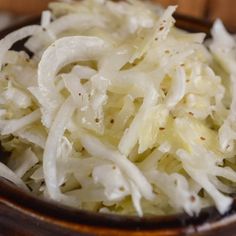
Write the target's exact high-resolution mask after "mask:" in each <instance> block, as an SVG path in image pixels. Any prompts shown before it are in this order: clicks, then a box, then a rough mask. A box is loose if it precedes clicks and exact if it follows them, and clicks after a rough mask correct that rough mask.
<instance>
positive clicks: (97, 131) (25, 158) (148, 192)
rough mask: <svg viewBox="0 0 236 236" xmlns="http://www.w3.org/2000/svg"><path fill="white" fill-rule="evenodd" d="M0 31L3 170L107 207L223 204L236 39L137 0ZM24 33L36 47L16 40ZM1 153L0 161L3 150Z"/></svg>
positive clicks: (85, 6)
mask: <svg viewBox="0 0 236 236" xmlns="http://www.w3.org/2000/svg"><path fill="white" fill-rule="evenodd" d="M50 8H51V10H50V11H44V12H43V13H42V19H41V25H37V26H27V27H24V28H22V29H19V30H17V31H15V32H13V33H11V34H9V35H7V36H6V37H5V38H4V39H2V40H1V41H0V52H1V53H0V68H1V70H0V141H1V145H2V147H3V148H4V149H5V150H6V151H8V152H11V155H10V156H9V157H8V158H4V161H2V162H0V176H1V177H3V178H6V179H8V180H10V181H11V182H13V183H15V184H16V185H17V186H19V187H21V188H23V189H25V190H28V189H30V190H31V191H32V192H33V193H34V194H36V195H38V196H42V197H46V198H50V199H54V200H56V201H58V202H60V203H63V204H67V205H70V206H74V207H78V208H81V209H86V210H92V211H96V212H104V213H117V214H137V215H139V216H143V215H153V214H154V215H159V214H173V213H177V212H182V211H185V212H186V213H187V214H189V215H191V216H193V215H197V214H199V212H200V211H201V209H202V208H204V207H206V206H211V205H215V206H216V208H217V209H218V211H219V212H220V213H221V214H224V213H226V212H227V211H228V210H229V209H230V206H231V204H232V198H231V196H230V194H234V193H235V192H236V172H235V170H236V160H235V156H236V147H235V140H236V120H235V119H236V118H235V117H236V110H235V109H236V69H235V68H236V56H235V55H236V41H235V38H234V37H233V36H231V35H230V34H229V33H228V32H227V31H226V29H225V28H224V26H223V24H222V22H221V21H220V20H217V21H216V22H215V24H214V26H213V28H212V39H210V40H208V41H207V42H206V43H204V37H205V35H204V34H203V33H197V34H191V33H188V32H185V31H182V30H179V29H177V28H176V27H175V26H174V22H175V20H174V18H173V16H172V14H173V12H174V11H175V9H176V7H175V6H170V7H168V8H167V9H166V10H165V9H163V8H161V7H159V6H157V5H153V4H151V3H147V2H141V1H137V0H128V1H121V2H112V1H109V0H102V1H98V0H84V1H80V2H70V3H66V2H58V3H52V4H50ZM26 37H29V38H28V39H27V41H26V43H25V47H26V48H28V49H29V50H30V51H31V52H32V53H33V56H32V57H31V58H30V57H29V56H28V55H27V53H26V52H22V51H21V52H18V51H13V50H11V47H12V45H13V44H14V43H15V42H17V41H19V40H21V39H24V38H26ZM1 159H2V160H3V158H2V156H1Z"/></svg>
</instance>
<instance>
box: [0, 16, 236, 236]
mask: <svg viewBox="0 0 236 236" xmlns="http://www.w3.org/2000/svg"><path fill="white" fill-rule="evenodd" d="M176 19H177V26H178V27H179V28H182V29H185V30H188V31H191V32H205V33H207V34H208V35H209V30H210V27H211V23H209V22H204V21H199V20H196V19H194V18H190V17H185V16H181V15H178V14H177V15H176ZM38 20H39V19H38V18H37V19H31V20H29V21H27V22H24V23H21V24H20V25H17V26H13V27H10V28H8V29H6V30H5V31H3V32H1V33H0V37H3V36H4V35H6V34H7V33H9V32H11V31H12V30H14V29H17V28H19V27H21V26H23V25H26V24H29V23H35V22H38ZM15 46H16V47H18V48H19V47H22V43H18V45H15ZM0 156H1V157H2V156H3V153H1V152H0ZM0 235H17V236H23V235H24V236H28V235H36V236H40V235H42V236H47V235H58V236H64V235H65V236H74V235H107V236H112V235H120V236H127V235H129V236H139V235H140V236H141V235H142V236H152V235H156V236H167V235H214V236H215V235H229V236H232V235H236V201H235V200H234V202H233V205H232V208H231V209H230V211H229V212H228V213H227V214H225V215H220V214H219V213H218V212H217V210H216V209H215V208H214V207H209V208H205V209H203V210H202V211H201V213H200V215H199V216H197V217H189V216H188V215H187V214H185V213H182V214H175V215H170V216H152V217H137V216H119V215H113V214H102V213H94V212H88V211H83V210H77V209H73V208H69V207H66V206H62V205H61V204H59V203H56V202H52V201H48V200H45V199H41V198H38V197H36V196H33V195H32V194H30V193H25V192H24V191H22V190H20V189H18V188H17V187H16V186H15V185H13V184H12V183H10V182H9V181H7V180H4V179H3V178H0Z"/></svg>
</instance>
